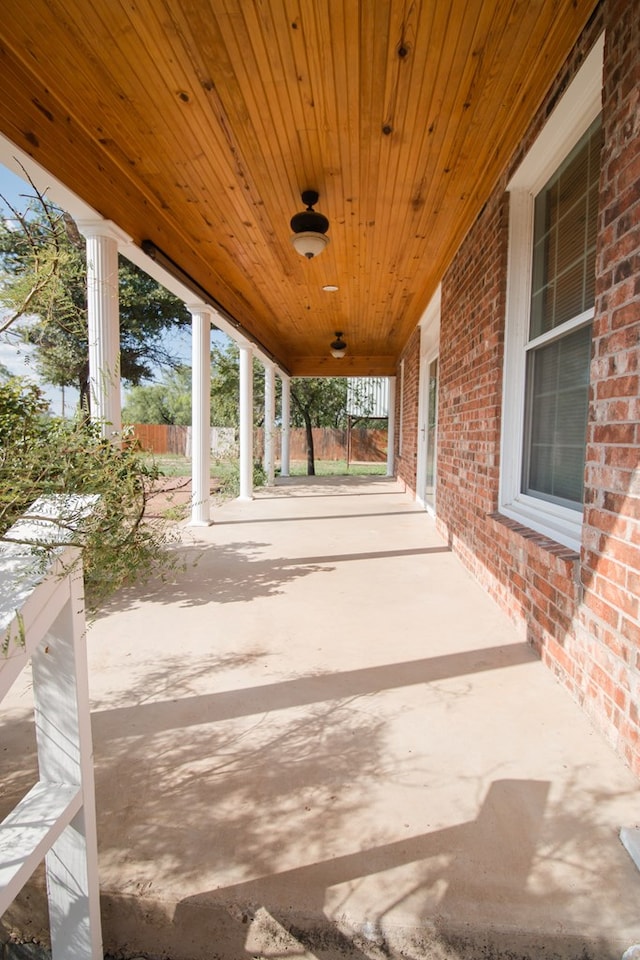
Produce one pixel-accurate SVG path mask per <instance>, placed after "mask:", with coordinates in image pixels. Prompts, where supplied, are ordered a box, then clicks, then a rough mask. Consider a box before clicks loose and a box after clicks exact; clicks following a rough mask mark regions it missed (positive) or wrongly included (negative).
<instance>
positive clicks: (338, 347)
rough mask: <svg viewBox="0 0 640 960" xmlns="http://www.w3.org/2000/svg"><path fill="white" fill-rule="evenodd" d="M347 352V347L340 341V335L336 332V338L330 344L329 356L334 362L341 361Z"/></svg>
mask: <svg viewBox="0 0 640 960" xmlns="http://www.w3.org/2000/svg"><path fill="white" fill-rule="evenodd" d="M346 352H347V345H346V343H345V342H344V340H343V339H342V334H341V333H338V331H337V330H336V338H335V340H334V341H333V343H332V344H331V356H332V357H335V358H336V360H341V359H342V357H344V355H345V353H346Z"/></svg>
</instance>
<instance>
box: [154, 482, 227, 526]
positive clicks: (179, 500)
mask: <svg viewBox="0 0 640 960" xmlns="http://www.w3.org/2000/svg"><path fill="white" fill-rule="evenodd" d="M219 490H220V481H219V480H216V479H215V478H214V479H212V480H211V484H210V492H211V495H212V496H214V495H215V494H217V493H218V492H219ZM190 506H191V477H160V478H159V479H158V480H156V481H155V483H154V486H153V491H152V493H151V494H150V495H149V497H148V500H147V509H146V516H147V517H149V518H154V517H169V518H170V519H173V520H182V519H185V518H186V517H187V516H188V513H189V509H190Z"/></svg>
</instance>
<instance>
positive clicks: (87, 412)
mask: <svg viewBox="0 0 640 960" xmlns="http://www.w3.org/2000/svg"><path fill="white" fill-rule="evenodd" d="M78 390H79V393H80V413H81V416H82V419H83V420H84V422H85V423H89V421H90V420H91V390H90V389H89V380H88V379H85V378H84V377H82V378H81V380H80V383H79V384H78Z"/></svg>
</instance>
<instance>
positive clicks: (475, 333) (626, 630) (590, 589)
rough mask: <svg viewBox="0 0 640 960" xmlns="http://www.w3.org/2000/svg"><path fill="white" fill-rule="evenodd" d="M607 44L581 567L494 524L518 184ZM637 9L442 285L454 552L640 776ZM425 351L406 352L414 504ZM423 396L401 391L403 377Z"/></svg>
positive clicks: (443, 452)
mask: <svg viewBox="0 0 640 960" xmlns="http://www.w3.org/2000/svg"><path fill="white" fill-rule="evenodd" d="M603 25H606V28H607V39H606V51H605V71H604V85H605V88H604V115H603V121H604V131H605V149H604V154H603V169H602V176H601V200H600V231H599V233H600V236H599V244H600V246H599V251H598V257H597V296H596V308H595V310H596V316H595V321H594V347H593V363H592V378H591V380H592V398H591V405H590V423H589V431H588V447H587V465H586V475H585V476H586V510H585V525H584V531H583V550H582V554H581V557H579V556H578V555H577V554H575V553H573V552H572V551H571V550H569V549H567V548H565V547H563V546H560V545H559V544H557V543H555V542H554V541H551V540H548V539H547V538H545V537H543V536H541V535H538V534H536V533H534V532H533V531H531V530H528V529H527V528H525V527H523V526H521V525H520V524H517V523H515V522H513V521H511V520H507V519H506V518H504V517H501V516H500V515H499V513H498V512H497V508H498V493H499V470H500V462H499V457H500V430H501V405H502V365H503V336H504V318H505V292H506V268H507V231H508V197H507V195H506V193H505V189H506V185H507V182H508V180H509V178H510V176H511V173H512V172H513V171H514V170H515V168H516V167H517V165H518V164H519V162H520V160H521V158H522V156H524V154H525V153H526V151H527V150H528V149H529V146H530V145H531V143H532V142H533V140H534V139H535V136H537V134H538V132H539V131H540V129H541V127H542V126H543V125H544V122H545V119H546V117H547V116H548V114H549V112H550V111H551V108H552V107H553V105H554V103H555V101H556V99H557V97H558V96H559V95H560V93H561V92H562V91H563V90H564V89H565V87H566V86H567V85H568V83H569V82H570V81H571V79H572V77H573V76H574V75H575V73H576V71H577V69H578V68H579V66H580V65H581V63H582V61H583V59H584V56H585V54H586V53H587V52H588V50H589V49H590V47H591V46H592V44H593V42H594V40H595V39H596V38H597V36H598V35H599V33H600V32H601V30H602V28H603ZM638 90H640V3H639V2H638V0H632V2H615V0H609V2H608V3H605V4H603V5H602V6H601V7H600V8H599V10H598V12H597V14H596V16H595V18H594V20H593V22H592V23H591V24H590V25H589V27H588V29H587V31H585V35H584V36H583V37H582V38H581V40H580V42H579V43H578V44H577V46H576V49H575V51H574V54H573V55H572V57H571V58H570V60H569V62H568V63H567V64H566V66H565V69H564V70H563V71H562V74H561V75H560V76H559V77H558V78H557V81H556V84H555V85H554V88H553V89H552V90H551V91H550V92H549V95H548V97H547V100H546V102H545V103H544V104H543V105H542V107H541V109H540V110H539V111H538V113H537V115H536V117H535V118H534V119H533V121H532V123H531V127H530V130H529V132H528V134H527V137H526V138H525V140H524V141H523V143H522V144H521V145H520V148H519V150H518V152H517V155H516V156H514V157H513V158H512V159H511V162H510V164H509V166H508V169H506V170H505V173H504V176H503V178H502V180H501V182H500V183H499V184H498V185H497V187H496V190H495V191H494V193H493V195H492V196H491V197H490V198H489V200H488V202H487V204H486V205H485V208H484V210H483V211H482V213H481V214H480V216H479V217H478V220H477V221H476V223H475V225H474V226H473V228H472V229H471V231H470V232H469V234H468V235H467V237H466V239H465V241H464V243H463V244H462V246H461V247H460V249H459V251H458V252H457V254H456V255H455V257H454V259H453V262H452V263H451V265H450V267H449V269H448V271H447V272H446V274H445V276H444V277H443V280H442V313H441V331H440V344H441V346H440V394H439V419H438V478H437V491H436V494H437V496H436V509H437V516H438V523H439V526H440V528H441V531H442V532H443V534H444V536H445V537H446V538H447V539H448V541H449V543H450V544H451V545H452V547H453V549H454V550H455V551H456V552H457V553H458V555H459V556H460V557H461V558H462V560H463V561H464V562H465V564H466V565H467V566H468V567H469V568H470V569H471V570H472V571H473V573H474V574H475V576H476V577H477V578H478V580H479V581H480V582H481V583H482V584H483V586H484V587H485V588H486V589H487V590H488V591H489V593H490V594H491V595H492V596H493V597H494V598H495V599H496V600H497V601H498V602H499V603H500V604H501V605H502V606H503V607H504V609H505V610H506V611H507V612H508V613H509V615H510V616H511V617H512V618H513V620H514V621H515V622H516V623H517V624H518V625H519V627H520V628H521V629H522V632H523V636H526V637H527V639H528V641H529V642H530V643H531V644H532V645H533V646H534V647H535V649H536V650H537V651H538V652H539V653H540V655H541V656H542V658H543V660H544V661H545V662H546V663H547V665H548V666H549V667H550V668H551V669H552V670H553V671H554V672H555V674H556V675H557V677H558V678H559V679H560V680H561V682H562V683H564V684H565V686H566V687H567V688H568V689H569V690H570V691H571V693H572V695H573V696H574V697H575V698H576V699H577V700H578V701H579V702H580V703H581V704H582V705H583V706H584V708H585V709H586V710H587V712H588V713H589V714H590V715H591V716H592V717H593V718H594V719H595V720H596V722H597V723H598V725H599V726H600V727H601V729H602V730H603V731H604V732H605V734H606V735H607V736H608V737H609V739H610V740H611V741H612V742H613V743H614V744H615V745H616V747H617V748H618V750H619V752H620V753H621V754H622V756H624V758H625V759H626V760H627V762H628V763H629V765H630V766H631V767H632V769H634V770H635V771H636V772H637V773H639V774H640V727H639V718H638V705H639V704H640V621H639V609H638V597H639V595H640V471H639V470H638V464H639V461H640V399H639V392H640V374H639V369H638V357H639V354H640V151H639V147H638V144H639V143H640V97H639V95H638ZM418 355H419V346H418V342H417V340H416V339H415V338H414V339H413V340H412V341H411V342H410V343H409V344H408V345H407V350H406V351H405V355H404V356H405V367H406V370H405V411H404V412H405V437H404V439H403V445H404V449H405V456H404V457H402V458H400V459H399V461H398V475H399V477H400V478H401V479H402V480H404V482H405V483H406V484H407V486H408V487H409V488H410V489H413V490H414V489H415V457H414V461H413V463H412V462H411V460H410V458H409V456H407V454H411V455H413V454H414V453H415V441H414V442H413V444H412V443H411V438H410V437H408V436H407V435H406V431H408V430H410V429H415V427H414V425H413V418H409V416H408V409H407V406H408V403H409V402H410V401H409V399H408V397H409V391H410V393H411V396H415V407H416V411H417V380H418V377H417V365H418ZM408 370H411V371H412V374H413V375H415V381H416V382H415V388H414V387H413V386H411V387H410V388H408V387H407V383H406V380H407V371H408Z"/></svg>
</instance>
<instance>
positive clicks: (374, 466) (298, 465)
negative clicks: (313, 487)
mask: <svg viewBox="0 0 640 960" xmlns="http://www.w3.org/2000/svg"><path fill="white" fill-rule="evenodd" d="M315 468H316V477H370V476H376V477H384V476H386V473H387V465H386V463H350V464H349V466H348V467H347V461H346V460H316V462H315ZM289 473H290V475H291V476H292V477H306V475H307V461H306V460H292V461H291V463H290V464H289Z"/></svg>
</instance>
